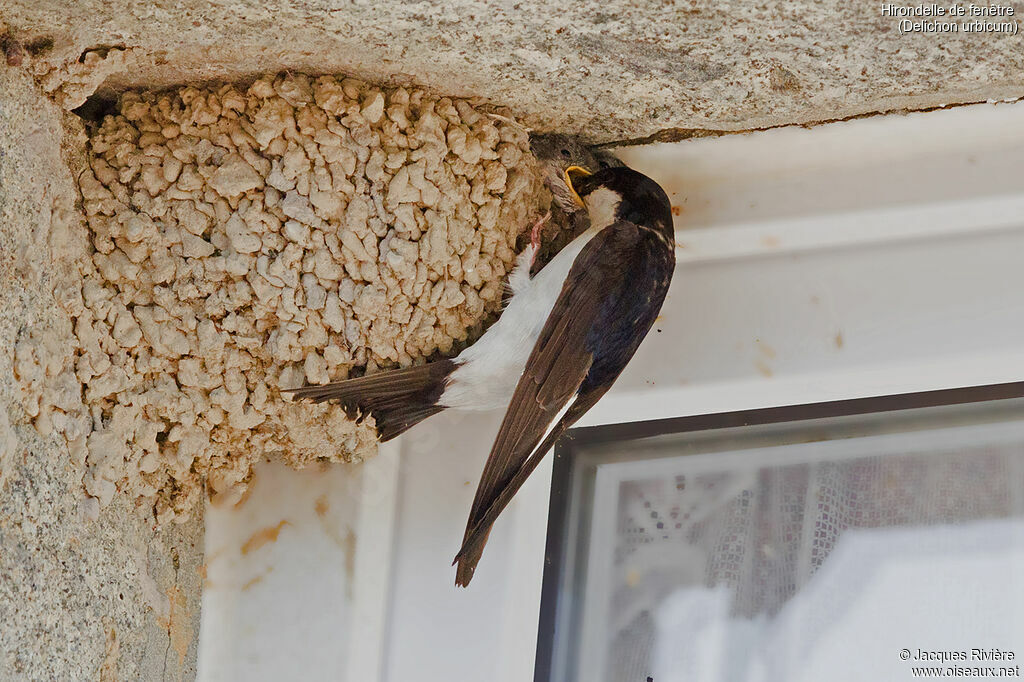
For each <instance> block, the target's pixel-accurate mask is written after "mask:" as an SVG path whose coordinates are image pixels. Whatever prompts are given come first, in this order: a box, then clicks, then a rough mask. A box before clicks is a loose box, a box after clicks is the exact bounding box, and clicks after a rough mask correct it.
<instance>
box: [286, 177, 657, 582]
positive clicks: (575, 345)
mask: <svg viewBox="0 0 1024 682" xmlns="http://www.w3.org/2000/svg"><path fill="white" fill-rule="evenodd" d="M563 176H564V178H565V182H566V185H567V186H568V188H569V189H570V192H571V196H572V197H573V201H575V202H576V203H577V204H578V205H579V206H580V207H585V208H586V211H587V214H588V216H589V218H590V226H589V228H587V229H586V231H585V232H583V233H582V234H581V235H579V236H578V237H576V238H575V239H574V240H573V241H572V242H571V243H570V244H569V245H568V246H566V247H565V248H564V249H562V250H561V251H559V252H558V253H557V254H556V255H555V256H554V257H553V258H552V259H551V261H550V262H549V263H547V264H546V265H545V266H544V267H543V268H542V269H541V270H540V271H539V272H537V273H536V274H535V275H532V276H531V274H530V266H531V264H532V263H533V257H534V256H535V255H536V249H537V244H536V243H533V244H531V246H530V248H528V249H526V250H525V251H524V252H523V253H522V254H520V256H519V258H518V260H517V265H516V268H515V270H514V271H513V272H512V273H511V275H510V276H509V284H510V287H511V288H512V291H513V295H512V298H511V299H510V300H509V302H508V305H507V306H506V308H505V310H504V312H503V313H502V315H501V317H499V318H498V320H497V321H496V322H495V323H494V324H493V325H491V327H490V328H489V329H488V330H487V332H486V333H485V334H484V335H483V336H482V337H480V339H479V340H477V342H476V343H474V344H473V345H471V346H469V347H468V348H466V349H465V350H464V351H462V353H460V354H459V355H458V357H456V358H453V359H444V360H439V361H436V362H431V363H428V364H426V365H422V366H419V367H409V368H405V369H399V370H392V371H389V372H381V373H379V374H373V375H368V376H365V377H359V378H356V379H348V380H345V381H339V382H334V383H331V384H325V385H323V386H306V387H303V388H300V389H292V392H293V393H294V394H295V395H296V397H300V398H311V399H313V400H315V401H317V402H320V401H323V400H337V401H338V402H339V403H340V404H341V405H342V407H343V408H344V409H345V410H346V411H347V412H348V413H349V414H352V415H353V416H364V415H365V414H372V415H373V416H374V418H375V421H376V426H377V430H378V434H379V436H380V439H381V440H382V441H386V440H388V439H390V438H393V437H395V436H397V435H398V434H400V433H402V432H404V431H405V430H406V429H408V428H410V427H411V426H413V425H414V424H416V423H418V422H419V421H421V420H422V419H425V418H426V417H429V416H430V415H433V414H436V413H437V412H440V411H441V410H443V409H445V408H449V407H454V408H464V409H492V408H499V407H505V406H507V411H506V414H505V418H504V421H503V422H502V425H501V428H500V430H499V432H498V436H497V439H496V440H495V442H494V446H493V447H492V449H491V453H490V457H489V458H488V460H487V464H486V465H485V468H484V472H483V476H482V477H481V480H480V484H479V487H478V488H477V492H476V497H475V499H474V501H473V507H472V511H471V512H470V517H469V522H468V523H467V527H466V533H465V536H464V540H463V545H462V548H461V550H460V551H459V554H458V556H457V557H456V560H455V563H456V564H458V570H457V572H456V574H457V575H456V583H457V584H458V585H462V586H465V585H468V584H469V581H470V580H471V579H472V576H473V571H474V570H475V568H476V565H477V562H478V561H479V559H480V556H481V553H482V552H483V547H484V544H485V543H486V540H487V535H488V533H489V532H490V528H491V525H492V524H493V523H494V521H495V519H496V518H497V516H498V514H499V513H500V512H501V510H502V509H504V508H505V506H506V505H507V504H508V503H509V501H510V500H511V499H512V496H513V495H514V494H515V492H516V491H517V490H518V489H519V488H520V487H521V486H522V484H523V482H524V481H525V480H526V477H527V476H529V474H530V473H531V472H532V471H533V469H534V468H535V467H536V466H537V464H538V463H539V462H540V460H541V458H542V457H543V455H544V454H545V453H546V452H547V451H548V450H549V449H550V448H551V445H552V444H553V443H554V441H555V440H557V438H558V437H559V436H560V435H561V434H562V433H563V432H564V431H565V430H566V429H567V428H569V426H571V425H572V424H573V423H574V422H575V421H576V420H578V419H579V418H580V417H581V416H582V415H583V414H584V413H585V412H586V411H587V410H588V409H590V407H592V406H593V405H594V403H596V402H597V400H598V398H600V397H601V396H602V395H603V394H604V393H605V392H606V391H607V390H608V389H609V388H610V387H611V384H612V382H614V381H615V379H616V378H617V377H618V375H619V374H620V373H621V372H622V370H623V368H624V367H625V366H626V363H627V362H628V361H629V360H630V358H632V356H633V354H634V353H635V352H636V349H637V347H638V346H639V345H640V342H641V341H642V340H643V338H644V337H645V336H646V335H647V332H648V331H649V330H650V328H651V325H652V324H653V323H654V320H655V318H657V316H658V313H659V311H660V309H661V305H662V303H663V301H664V299H665V294H666V292H667V290H668V284H669V281H670V280H671V277H672V271H673V270H674V268H675V249H674V240H673V230H672V214H671V206H670V204H669V200H668V197H667V196H666V194H665V192H664V190H662V189H661V187H660V186H659V185H658V184H657V183H655V182H654V181H653V180H651V179H650V178H648V177H647V176H645V175H643V174H641V173H638V172H636V171H634V170H631V169H629V168H626V167H609V168H604V169H602V170H600V171H598V172H596V173H593V174H590V173H589V172H588V171H586V170H584V169H582V168H578V167H575V166H573V167H570V168H568V169H565V171H564V173H563ZM510 395H511V400H510V399H509V396H510Z"/></svg>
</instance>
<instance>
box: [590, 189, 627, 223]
mask: <svg viewBox="0 0 1024 682" xmlns="http://www.w3.org/2000/svg"><path fill="white" fill-rule="evenodd" d="M583 203H585V204H586V205H587V213H589V214H590V226H591V227H597V228H602V227H607V226H608V225H611V224H612V223H613V222H615V215H616V211H617V210H618V208H619V204H620V203H622V195H621V194H619V193H618V192H616V191H615V190H612V189H608V188H607V187H598V188H597V189H595V190H594V191H593V192H591V193H590V194H588V195H587V196H586V198H585V199H584V200H583Z"/></svg>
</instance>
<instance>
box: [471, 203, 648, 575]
mask: <svg viewBox="0 0 1024 682" xmlns="http://www.w3.org/2000/svg"><path fill="white" fill-rule="evenodd" d="M639 240H640V228H638V227H637V226H636V225H634V224H633V223H629V222H618V223H614V224H612V225H609V226H608V227H606V228H604V229H603V230H602V231H601V232H599V233H598V234H597V235H595V236H594V237H593V238H592V239H591V240H590V241H589V242H588V243H587V245H586V246H585V247H583V250H582V251H581V252H580V254H579V256H577V257H576V261H575V262H574V263H573V265H572V268H571V269H570V270H569V275H568V276H567V277H566V280H565V284H564V285H563V286H562V291H561V293H560V294H559V297H558V299H557V301H556V302H555V305H554V308H553V309H552V311H551V314H550V315H549V316H548V320H547V322H546V323H545V325H544V328H543V330H542V331H541V333H540V336H539V338H538V339H537V343H536V345H535V346H534V347H533V352H532V353H531V354H530V358H529V360H527V362H526V368H525V369H524V371H523V375H522V376H521V377H520V379H519V383H518V384H517V385H516V390H515V393H513V395H512V401H511V402H510V403H509V407H508V411H507V412H506V413H505V419H504V420H503V421H502V423H501V428H500V429H499V431H498V436H497V438H496V439H495V441H494V446H493V447H492V448H491V454H490V456H489V457H488V459H487V464H486V465H485V466H484V472H483V475H482V476H481V479H480V485H479V486H478V487H477V491H476V498H475V499H474V500H473V508H472V511H471V512H470V515H469V522H468V523H467V525H466V534H465V537H464V539H463V544H462V549H461V550H460V551H459V554H458V556H457V557H456V560H455V561H456V563H458V565H459V566H458V570H457V577H456V583H457V584H459V585H463V586H465V585H467V584H468V583H469V581H470V579H471V578H472V577H473V571H474V569H475V568H476V564H477V561H479V558H480V554H481V553H482V551H483V546H484V543H485V542H486V540H487V534H488V533H489V532H490V526H491V524H492V523H493V522H494V519H496V518H497V516H498V514H499V513H500V512H501V510H502V509H503V508H504V507H505V506H506V505H507V504H508V502H509V501H510V500H511V499H512V496H513V495H514V494H515V492H516V491H517V490H518V489H519V488H520V487H521V486H522V484H523V482H524V481H525V480H526V476H527V475H529V473H530V471H532V470H533V468H534V467H535V466H536V465H537V462H539V461H540V458H541V457H542V456H543V455H544V452H538V453H537V456H536V457H534V458H532V459H533V460H534V461H531V457H530V456H531V455H532V454H533V453H534V451H535V450H536V449H537V445H538V444H539V443H540V442H541V440H545V443H546V444H547V446H548V447H550V443H552V442H554V438H557V435H555V432H554V431H552V432H551V433H550V434H549V435H548V438H547V439H545V435H546V433H547V432H548V430H549V427H551V425H552V422H554V421H555V418H556V417H558V416H559V413H560V412H561V411H562V410H563V408H565V407H566V405H569V409H568V411H567V412H566V413H565V415H563V418H562V419H561V420H560V421H559V423H558V425H556V429H555V430H557V431H558V433H559V434H560V433H561V432H562V431H564V430H565V428H568V426H569V425H570V424H571V423H572V422H574V421H576V419H578V418H579V417H580V416H581V415H582V414H583V412H584V411H586V409H588V408H589V407H590V406H591V405H593V404H594V402H596V401H597V398H598V397H600V395H601V394H603V393H604V391H606V390H607V388H608V386H602V387H595V389H594V390H590V391H588V393H590V394H592V395H586V396H584V395H582V394H581V395H576V393H577V391H578V390H579V388H580V385H581V384H582V383H583V381H584V379H585V378H586V377H587V373H588V372H589V371H590V367H591V364H592V363H593V361H594V355H593V353H592V352H591V350H589V349H588V347H587V340H588V336H589V335H591V333H592V330H593V329H594V326H595V322H597V321H598V320H599V319H600V318H601V317H602V314H603V313H606V312H607V308H608V306H609V304H610V302H613V301H615V300H617V299H621V298H622V297H623V296H624V295H625V293H626V291H627V290H628V289H629V288H630V287H631V286H635V285H636V283H635V282H630V274H631V270H630V268H629V267H628V264H629V263H632V262H634V261H635V260H636V259H635V252H636V250H637V248H638V243H639ZM609 385H610V384H609ZM570 401H572V404H570ZM583 405H585V407H583ZM581 407H582V410H581V409H580V408H581ZM574 408H575V409H574ZM552 437H553V438H552Z"/></svg>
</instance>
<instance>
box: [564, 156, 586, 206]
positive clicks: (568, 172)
mask: <svg viewBox="0 0 1024 682" xmlns="http://www.w3.org/2000/svg"><path fill="white" fill-rule="evenodd" d="M574 173H578V174H580V175H582V176H583V177H586V176H588V175H593V173H591V172H590V171H588V170H587V169H586V168H583V167H582V166H569V167H568V168H566V169H565V184H566V185H567V186H568V187H569V191H570V192H572V198H573V201H575V202H576V203H577V204H579V206H580V208H583V206H584V203H583V199H581V198H580V195H579V194H578V193H577V192H576V188H575V187H573V186H572V176H573V174H574Z"/></svg>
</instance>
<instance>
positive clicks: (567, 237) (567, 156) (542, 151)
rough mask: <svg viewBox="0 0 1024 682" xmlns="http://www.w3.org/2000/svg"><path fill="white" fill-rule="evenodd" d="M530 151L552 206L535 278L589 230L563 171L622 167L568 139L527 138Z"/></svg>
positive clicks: (552, 136) (553, 136)
mask: <svg viewBox="0 0 1024 682" xmlns="http://www.w3.org/2000/svg"><path fill="white" fill-rule="evenodd" d="M530 151H532V152H533V155H534V156H536V157H537V160H538V161H540V164H541V169H542V173H543V177H544V185H545V186H546V187H547V188H548V190H550V191H551V196H552V197H553V198H554V206H553V207H552V210H551V219H550V220H549V221H548V223H547V225H546V226H545V227H544V229H543V230H542V232H541V234H540V248H539V249H538V251H537V255H536V257H535V261H534V264H533V267H532V268H531V270H530V272H531V274H536V273H537V272H538V271H539V270H540V269H541V268H542V267H544V265H545V264H547V262H548V261H550V260H551V258H552V257H553V256H554V255H555V254H556V253H558V252H559V251H561V250H562V249H563V248H565V246H566V245H567V244H568V243H569V242H571V241H572V240H573V239H575V238H576V237H578V236H579V235H581V234H583V232H585V231H586V229H587V228H588V227H590V218H589V217H588V216H587V212H586V211H585V210H582V209H581V207H580V205H579V204H578V203H577V202H576V199H575V197H574V196H573V192H572V190H571V189H570V188H569V185H568V184H567V179H566V175H565V171H566V169H567V168H570V167H572V166H576V167H579V168H582V169H584V170H586V171H588V172H591V173H596V172H597V171H599V170H601V169H602V168H618V167H622V166H624V165H625V164H624V163H622V161H620V160H619V159H618V158H616V157H615V156H614V155H613V154H612V153H611V152H608V151H603V150H599V149H594V148H593V147H591V146H589V145H587V144H586V143H585V142H584V141H583V140H582V139H581V138H579V137H575V136H572V135H556V134H548V135H531V136H530Z"/></svg>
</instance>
